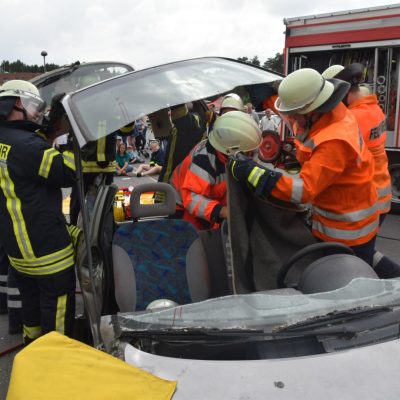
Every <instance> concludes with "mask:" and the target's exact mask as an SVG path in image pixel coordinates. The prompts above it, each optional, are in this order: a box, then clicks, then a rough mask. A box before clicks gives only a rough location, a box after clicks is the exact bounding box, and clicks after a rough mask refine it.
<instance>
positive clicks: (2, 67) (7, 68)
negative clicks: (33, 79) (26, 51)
mask: <svg viewBox="0 0 400 400" xmlns="http://www.w3.org/2000/svg"><path fill="white" fill-rule="evenodd" d="M56 68H60V66H59V65H56V64H53V63H51V64H47V63H46V71H52V70H53V69H56ZM0 71H1V72H38V73H43V72H44V68H43V65H37V64H34V65H27V64H25V63H23V62H22V61H20V60H17V61H12V62H10V61H8V60H3V61H2V62H1V64H0Z"/></svg>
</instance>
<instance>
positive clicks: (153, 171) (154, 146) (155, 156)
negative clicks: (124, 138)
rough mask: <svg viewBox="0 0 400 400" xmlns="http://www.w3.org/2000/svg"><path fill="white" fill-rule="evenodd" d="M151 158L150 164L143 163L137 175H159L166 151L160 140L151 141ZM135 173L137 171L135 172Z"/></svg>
mask: <svg viewBox="0 0 400 400" xmlns="http://www.w3.org/2000/svg"><path fill="white" fill-rule="evenodd" d="M150 151H151V158H150V162H149V164H141V165H139V168H138V169H137V171H136V176H137V177H138V178H140V177H141V176H147V175H158V174H159V173H160V172H161V169H162V166H163V164H164V160H165V151H164V150H163V149H162V148H161V147H160V141H159V140H151V141H150ZM133 174H135V173H133Z"/></svg>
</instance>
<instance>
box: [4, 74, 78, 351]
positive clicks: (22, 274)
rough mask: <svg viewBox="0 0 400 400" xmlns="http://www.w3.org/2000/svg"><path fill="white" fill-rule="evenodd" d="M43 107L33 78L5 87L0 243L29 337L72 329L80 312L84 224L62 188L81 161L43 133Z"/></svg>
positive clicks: (25, 339)
mask: <svg viewBox="0 0 400 400" xmlns="http://www.w3.org/2000/svg"><path fill="white" fill-rule="evenodd" d="M43 109H44V102H43V100H42V99H41V98H40V96H39V92H38V90H37V88H36V87H35V86H34V85H33V84H31V83H30V82H26V81H19V80H11V81H8V82H6V83H4V84H3V86H1V87H0V220H1V224H2V229H1V230H0V243H2V244H3V245H4V248H5V251H6V253H7V255H8V258H9V260H10V264H11V266H12V268H13V269H14V270H15V277H16V282H17V286H18V289H19V291H20V293H21V296H22V318H23V334H24V341H25V343H29V342H31V341H32V340H34V339H36V338H37V337H39V336H40V335H42V334H44V333H47V332H50V331H54V330H56V331H58V332H60V333H63V334H66V335H71V334H72V330H73V321H74V313H75V270H74V246H73V240H74V239H76V238H77V234H78V230H77V228H76V227H68V226H67V223H66V221H65V218H64V215H63V213H62V193H61V190H60V189H61V188H62V187H69V186H72V184H73V183H74V179H75V173H74V165H75V164H74V159H73V156H72V154H71V153H69V152H65V153H63V154H61V153H59V152H58V151H57V150H55V149H54V148H53V147H51V146H50V144H49V143H48V142H47V141H46V140H45V139H44V138H43V137H42V136H40V135H38V134H37V133H36V132H37V131H38V130H39V129H40V128H41V125H39V124H38V122H40V115H41V112H42V110H43Z"/></svg>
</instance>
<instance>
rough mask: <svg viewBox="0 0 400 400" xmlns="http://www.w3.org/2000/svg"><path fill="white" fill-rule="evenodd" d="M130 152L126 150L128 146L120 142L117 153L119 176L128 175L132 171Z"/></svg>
mask: <svg viewBox="0 0 400 400" xmlns="http://www.w3.org/2000/svg"><path fill="white" fill-rule="evenodd" d="M129 160H130V158H129V154H128V153H127V151H126V146H125V144H124V143H120V145H119V148H118V152H117V154H116V155H115V161H116V174H117V175H118V176H126V175H128V174H129V173H130V172H132V170H133V167H132V165H129Z"/></svg>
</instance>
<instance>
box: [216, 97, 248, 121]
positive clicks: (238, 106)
mask: <svg viewBox="0 0 400 400" xmlns="http://www.w3.org/2000/svg"><path fill="white" fill-rule="evenodd" d="M243 110H244V105H243V101H242V99H241V98H240V96H239V95H237V94H236V93H229V94H227V95H225V96H224V98H223V100H222V102H221V107H220V109H219V115H220V116H221V115H224V114H225V113H227V112H229V111H243Z"/></svg>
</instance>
